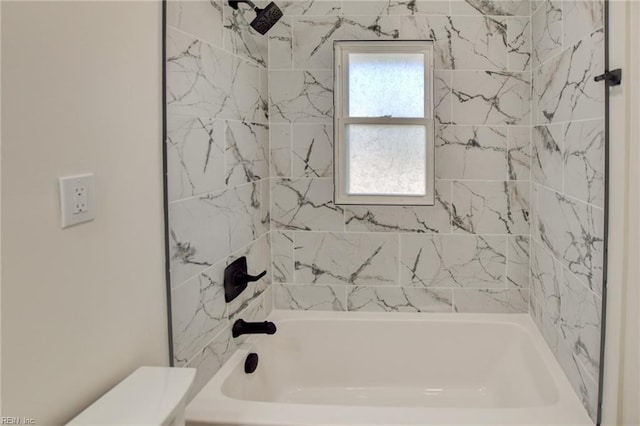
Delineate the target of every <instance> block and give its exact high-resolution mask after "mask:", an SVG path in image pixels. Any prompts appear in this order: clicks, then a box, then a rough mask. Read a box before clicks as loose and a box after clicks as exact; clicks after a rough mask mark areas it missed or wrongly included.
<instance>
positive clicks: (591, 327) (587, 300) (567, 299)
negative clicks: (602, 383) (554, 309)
mask: <svg viewBox="0 0 640 426" xmlns="http://www.w3.org/2000/svg"><path fill="white" fill-rule="evenodd" d="M601 311H602V301H601V300H600V297H598V296H596V294H595V293H593V292H592V291H591V290H590V289H589V288H588V287H587V286H585V285H584V284H583V283H582V282H580V281H579V280H578V279H576V278H575V277H574V276H573V274H571V273H570V272H565V274H564V285H563V286H562V290H561V296H560V331H561V333H562V337H563V339H564V340H565V341H566V342H567V344H568V345H569V347H570V348H571V350H572V351H573V353H574V354H575V355H576V357H577V358H578V359H579V360H580V362H581V363H582V365H583V366H584V367H585V369H586V370H587V371H588V372H589V374H590V375H591V377H598V372H599V369H600V329H601Z"/></svg>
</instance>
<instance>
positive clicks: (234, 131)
mask: <svg viewBox="0 0 640 426" xmlns="http://www.w3.org/2000/svg"><path fill="white" fill-rule="evenodd" d="M226 141H227V144H226V151H225V183H226V184H227V185H229V186H235V185H241V184H243V183H247V182H253V181H256V180H260V179H264V178H266V177H269V154H268V149H269V127H268V126H267V125H265V124H255V123H246V122H239V121H229V122H227V130H226Z"/></svg>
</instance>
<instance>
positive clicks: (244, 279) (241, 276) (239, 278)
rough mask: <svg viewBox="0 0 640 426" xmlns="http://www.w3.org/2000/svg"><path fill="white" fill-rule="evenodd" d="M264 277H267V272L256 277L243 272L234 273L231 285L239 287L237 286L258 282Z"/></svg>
mask: <svg viewBox="0 0 640 426" xmlns="http://www.w3.org/2000/svg"><path fill="white" fill-rule="evenodd" d="M265 275H267V271H262V272H260V273H259V274H258V275H249V274H247V273H244V272H236V273H235V274H234V275H233V284H234V285H239V284H242V283H249V282H253V281H258V280H259V279H260V278H262V277H264V276H265Z"/></svg>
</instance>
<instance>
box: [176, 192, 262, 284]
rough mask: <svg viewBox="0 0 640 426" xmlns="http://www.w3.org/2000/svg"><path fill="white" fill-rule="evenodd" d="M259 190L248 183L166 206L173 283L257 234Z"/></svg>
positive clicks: (212, 262) (259, 212)
mask: <svg viewBox="0 0 640 426" xmlns="http://www.w3.org/2000/svg"><path fill="white" fill-rule="evenodd" d="M259 193H260V190H259V186H258V185H256V184H247V185H242V186H239V187H236V188H234V189H230V190H227V191H222V192H219V193H211V194H207V195H203V196H200V197H197V198H190V199H187V200H184V201H179V202H175V203H171V204H170V205H169V218H170V219H169V220H170V226H169V228H170V229H169V238H170V240H169V245H170V255H171V282H172V286H174V287H175V286H177V285H178V284H180V283H181V282H183V281H184V280H186V279H187V278H189V277H191V276H193V275H195V274H196V273H198V272H202V271H204V270H205V269H206V268H208V267H209V266H212V265H213V264H214V263H216V262H218V261H219V260H222V259H223V258H225V257H226V256H227V255H228V254H229V253H230V252H232V251H234V250H238V249H240V248H241V247H243V246H245V245H246V244H248V243H249V242H251V241H252V240H253V239H255V238H256V237H258V236H259V234H260V228H261V225H260V219H261V218H260V214H261V211H260V194H259Z"/></svg>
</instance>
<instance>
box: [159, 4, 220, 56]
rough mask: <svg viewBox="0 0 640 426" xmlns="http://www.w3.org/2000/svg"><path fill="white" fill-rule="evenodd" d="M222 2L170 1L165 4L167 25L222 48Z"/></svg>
mask: <svg viewBox="0 0 640 426" xmlns="http://www.w3.org/2000/svg"><path fill="white" fill-rule="evenodd" d="M224 6H225V3H224V2H223V1H222V0H170V1H168V2H167V25H169V26H171V27H174V28H178V29H179V30H182V31H184V32H186V33H189V34H193V35H194V36H196V37H198V38H200V39H202V40H205V41H206V42H208V43H210V44H213V45H214V46H216V47H222V33H223V26H222V22H223V8H224Z"/></svg>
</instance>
